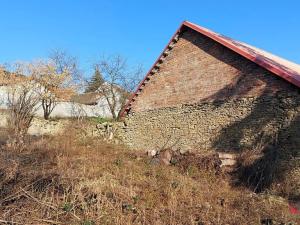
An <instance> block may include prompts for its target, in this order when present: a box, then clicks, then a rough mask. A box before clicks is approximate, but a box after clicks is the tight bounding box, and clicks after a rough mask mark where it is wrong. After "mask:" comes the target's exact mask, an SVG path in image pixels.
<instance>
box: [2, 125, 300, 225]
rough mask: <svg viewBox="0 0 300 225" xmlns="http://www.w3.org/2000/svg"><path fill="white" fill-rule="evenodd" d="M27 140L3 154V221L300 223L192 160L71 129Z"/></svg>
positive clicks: (281, 204)
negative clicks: (163, 157)
mask: <svg viewBox="0 0 300 225" xmlns="http://www.w3.org/2000/svg"><path fill="white" fill-rule="evenodd" d="M1 137H2V140H5V138H6V136H5V132H2V133H1ZM28 142H29V144H28V147H27V149H26V150H25V151H23V152H21V153H19V152H15V151H12V150H7V149H6V148H5V147H4V146H2V150H1V152H0V223H1V222H2V223H3V224H5V221H6V222H7V223H6V224H81V225H92V224H199V225H200V224H297V222H298V223H299V222H300V220H299V219H298V221H297V218H296V217H292V216H291V215H290V214H289V212H288V207H287V203H286V201H285V200H283V199H280V198H275V197H271V196H269V195H266V194H260V195H258V194H254V193H252V192H250V191H249V190H247V189H243V188H234V187H231V186H230V185H229V182H228V180H227V177H226V175H225V174H223V173H222V172H221V173H217V171H215V170H214V168H212V167H208V168H205V169H203V168H201V166H199V164H197V163H193V162H192V161H188V163H184V161H183V162H181V163H177V164H175V165H172V166H167V165H162V164H157V163H153V161H151V159H149V158H147V157H146V156H144V155H142V154H138V153H134V152H131V151H128V150H126V148H124V147H122V146H114V145H109V144H105V143H103V142H102V141H101V140H99V139H91V138H88V137H83V136H81V137H78V136H76V134H75V132H73V131H72V130H68V132H66V133H65V134H64V135H60V136H58V137H43V138H34V139H31V140H29V141H28ZM271 221H272V223H271Z"/></svg>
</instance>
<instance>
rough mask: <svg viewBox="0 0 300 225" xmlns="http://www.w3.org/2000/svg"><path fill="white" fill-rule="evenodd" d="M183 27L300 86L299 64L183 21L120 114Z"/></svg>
mask: <svg viewBox="0 0 300 225" xmlns="http://www.w3.org/2000/svg"><path fill="white" fill-rule="evenodd" d="M185 28H190V29H192V30H194V31H197V32H199V33H201V34H203V35H205V36H206V37H209V38H211V39H212V40H214V41H216V42H218V43H220V44H222V45H223V46H225V47H227V48H229V49H231V50H232V51H234V52H236V53H238V54H239V55H241V56H243V57H245V58H247V59H249V60H251V61H252V62H254V63H256V64H258V65H260V66H261V67H263V68H265V69H267V70H269V71H270V72H272V73H273V74H275V75H277V76H279V77H281V78H283V79H285V80H286V81H288V82H290V83H292V84H294V85H295V86H297V87H300V65H298V64H296V63H293V62H290V61H288V60H285V59H283V58H281V57H278V56H276V55H273V54H271V53H269V52H266V51H264V50H261V49H259V48H256V47H253V46H251V45H248V44H246V43H243V42H240V41H236V40H233V39H231V38H229V37H226V36H224V35H221V34H218V33H215V32H213V31H211V30H209V29H206V28H204V27H201V26H198V25H196V24H194V23H191V22H188V21H184V22H183V23H182V24H181V25H180V27H179V29H178V30H177V31H176V32H175V34H174V35H173V37H172V38H171V40H170V42H169V43H168V44H167V46H166V47H165V49H164V50H163V52H162V53H161V55H160V56H159V57H158V59H157V60H156V62H155V63H154V65H153V66H152V67H151V69H150V70H149V72H148V73H147V75H146V76H145V78H144V79H143V80H142V81H141V83H140V84H139V86H138V88H137V90H136V91H135V93H134V94H133V95H132V97H131V99H130V100H129V101H128V103H127V105H126V106H125V107H124V109H123V112H122V114H121V115H122V116H123V115H124V113H125V112H128V111H129V109H130V106H131V104H132V102H133V101H135V98H136V97H137V96H138V95H139V93H140V92H141V91H142V89H143V87H144V86H145V85H146V83H147V81H148V80H149V79H150V78H149V76H150V75H153V74H154V73H155V68H156V67H158V66H157V65H159V64H160V63H162V62H163V58H164V57H165V52H166V51H168V49H171V48H172V45H173V44H174V43H176V42H177V39H178V35H179V34H180V32H181V31H183V30H184V29H185Z"/></svg>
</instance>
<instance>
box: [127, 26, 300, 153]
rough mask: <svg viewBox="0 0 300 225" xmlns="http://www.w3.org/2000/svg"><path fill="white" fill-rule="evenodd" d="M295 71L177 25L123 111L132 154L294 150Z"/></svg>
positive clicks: (299, 129) (299, 80)
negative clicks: (141, 151)
mask: <svg viewBox="0 0 300 225" xmlns="http://www.w3.org/2000/svg"><path fill="white" fill-rule="evenodd" d="M299 87H300V66H299V65H297V64H295V63H292V62H289V61H287V60H285V59H282V58H280V57H278V56H275V55H272V54H270V53H268V52H266V51H263V50H261V49H258V48H255V47H253V46H250V45H248V44H245V43H242V42H239V41H236V40H233V39H231V38H229V37H226V36H223V35H220V34H217V33H215V32H213V31H210V30H208V29H205V28H203V27H200V26H198V25H195V24H193V23H190V22H183V23H182V25H181V26H180V27H179V29H178V30H177V31H176V33H175V34H174V36H173V37H172V38H171V40H170V42H169V43H168V44H167V46H166V48H165V49H164V50H163V52H162V53H161V55H160V56H159V57H158V59H157V61H156V62H155V63H154V65H153V67H152V68H151V69H150V71H149V72H148V73H147V75H146V77H145V78H144V79H143V81H142V82H141V83H140V85H139V86H138V87H137V90H136V92H135V93H134V95H133V96H132V98H131V100H130V101H129V102H128V104H127V106H126V107H125V109H124V112H123V116H124V117H125V127H124V129H123V133H122V137H123V139H124V141H125V142H126V143H128V145H130V146H131V147H132V148H134V149H153V148H156V149H161V148H170V147H172V148H178V149H183V150H190V149H198V150H202V151H205V150H217V151H224V152H230V151H237V152H240V151H243V150H249V149H255V148H265V147H266V146H271V145H272V146H280V148H281V151H288V152H289V153H291V154H292V155H293V156H295V157H296V155H297V154H298V153H299V149H300V136H299V134H300V123H299V122H300V117H299V115H300V114H299V112H300V94H299Z"/></svg>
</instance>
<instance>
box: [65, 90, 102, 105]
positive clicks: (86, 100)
mask: <svg viewBox="0 0 300 225" xmlns="http://www.w3.org/2000/svg"><path fill="white" fill-rule="evenodd" d="M100 97H101V94H99V93H96V92H89V93H84V94H79V95H73V96H72V97H71V100H70V101H71V102H76V103H80V104H84V105H97V102H98V100H99V98H100Z"/></svg>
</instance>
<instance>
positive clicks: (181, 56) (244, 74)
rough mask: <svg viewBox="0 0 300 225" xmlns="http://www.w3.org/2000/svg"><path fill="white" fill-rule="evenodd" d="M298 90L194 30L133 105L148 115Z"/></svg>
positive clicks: (177, 45) (179, 45)
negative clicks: (168, 109)
mask: <svg viewBox="0 0 300 225" xmlns="http://www.w3.org/2000/svg"><path fill="white" fill-rule="evenodd" d="M282 88H283V89H285V90H287V89H294V87H293V86H292V85H291V84H289V83H287V82H286V81H284V80H282V79H281V78H278V77H277V76H276V75H273V74H271V73H270V72H268V71H267V70H265V69H263V68H261V67H260V66H258V65H257V64H255V63H253V62H251V61H249V60H247V59H245V58H243V57H242V56H240V55H238V54H237V53H235V52H233V51H231V50H229V49H227V48H226V47H224V46H222V45H221V44H219V43H216V42H215V41H213V40H211V39H209V38H207V37H205V36H204V35H202V34H199V33H197V32H195V31H192V30H187V31H186V32H184V33H183V34H182V35H181V37H180V39H179V41H178V42H177V43H176V45H175V47H174V48H173V49H172V50H171V52H170V54H169V55H168V56H167V57H166V60H165V61H164V62H163V64H162V65H161V67H160V70H159V72H157V73H155V74H154V75H153V76H151V79H150V82H149V83H148V84H146V86H145V88H144V89H143V90H142V93H141V94H140V95H139V96H138V97H137V99H136V101H135V102H134V103H133V106H132V109H133V111H146V110H149V109H157V108H163V107H172V106H177V105H180V104H185V103H197V102H206V101H214V100H221V99H229V98H240V97H245V96H259V95H261V94H262V93H264V94H272V93H274V92H276V91H277V90H280V89H281V90H282Z"/></svg>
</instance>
